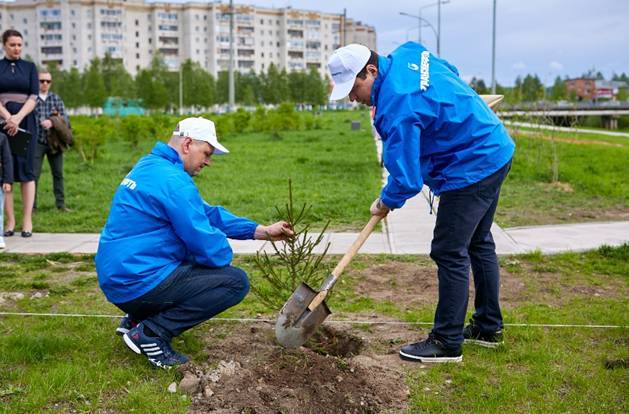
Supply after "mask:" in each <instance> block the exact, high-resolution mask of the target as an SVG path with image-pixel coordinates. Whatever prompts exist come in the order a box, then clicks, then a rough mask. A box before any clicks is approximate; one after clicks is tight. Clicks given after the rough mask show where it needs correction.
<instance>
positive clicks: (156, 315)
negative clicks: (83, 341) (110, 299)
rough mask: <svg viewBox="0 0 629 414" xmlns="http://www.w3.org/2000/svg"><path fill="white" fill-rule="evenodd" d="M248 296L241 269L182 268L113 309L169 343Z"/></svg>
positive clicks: (244, 277)
mask: <svg viewBox="0 0 629 414" xmlns="http://www.w3.org/2000/svg"><path fill="white" fill-rule="evenodd" d="M247 292H249V280H248V279H247V274H246V273H245V272H244V271H243V270H242V269H239V268H237V267H231V266H226V267H219V268H208V267H203V266H199V265H190V264H182V265H181V266H179V267H178V268H177V269H175V270H174V271H173V272H172V273H171V274H170V275H169V276H168V277H167V278H166V279H164V281H163V282H162V283H160V284H159V285H157V287H155V288H154V289H153V290H151V291H150V292H148V293H145V294H144V295H142V296H140V297H139V298H137V299H133V300H131V301H129V302H125V303H116V304H115V305H116V306H117V307H118V308H120V309H122V310H123V311H124V312H126V313H128V314H129V316H130V317H131V319H133V320H134V321H138V322H143V323H144V325H146V326H148V327H149V328H150V329H151V330H152V331H153V332H155V333H156V334H158V335H159V336H160V337H161V338H162V339H164V340H166V341H168V342H170V341H171V340H172V338H174V337H176V336H179V335H180V334H181V333H183V332H184V331H186V330H188V329H190V328H193V327H194V326H196V325H198V324H200V323H202V322H205V321H206V320H208V319H210V318H211V317H213V316H215V315H217V314H219V313H221V312H222V311H224V310H225V309H227V308H230V307H232V306H234V305H236V304H238V303H240V301H242V300H243V299H244V297H245V296H246V295H247Z"/></svg>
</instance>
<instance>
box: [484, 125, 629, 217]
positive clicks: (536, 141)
mask: <svg viewBox="0 0 629 414" xmlns="http://www.w3.org/2000/svg"><path fill="white" fill-rule="evenodd" d="M519 130H520V133H515V134H513V137H514V139H515V141H516V146H517V147H516V153H515V157H514V162H513V166H512V169H511V172H510V173H509V177H508V178H507V180H506V182H505V184H504V186H503V189H502V193H501V198H500V205H499V207H498V210H497V213H496V221H497V222H498V224H500V225H501V226H504V227H513V226H523V225H536V224H561V223H574V222H583V221H612V220H629V179H627V177H629V163H628V162H627V160H628V159H629V140H627V139H626V138H621V137H606V136H603V135H597V134H569V133H558V132H556V133H553V135H549V134H548V133H547V132H539V131H537V132H535V133H532V131H531V130H523V129H519ZM552 138H556V139H558V140H559V139H560V140H562V141H552ZM555 157H556V159H557V162H556V165H557V167H558V168H557V170H558V177H559V180H558V181H556V182H552V177H553V160H554V159H555Z"/></svg>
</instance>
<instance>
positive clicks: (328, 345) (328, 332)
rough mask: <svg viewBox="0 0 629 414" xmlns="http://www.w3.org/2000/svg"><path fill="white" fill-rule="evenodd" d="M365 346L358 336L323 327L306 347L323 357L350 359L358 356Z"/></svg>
mask: <svg viewBox="0 0 629 414" xmlns="http://www.w3.org/2000/svg"><path fill="white" fill-rule="evenodd" d="M363 345H364V343H363V340H362V339H360V338H359V337H357V336H354V335H351V334H348V333H345V332H341V331H338V330H336V329H333V328H331V327H329V326H321V327H320V328H319V329H318V330H317V331H316V332H315V333H314V335H312V337H311V338H310V339H309V340H308V342H306V344H305V345H304V346H305V347H306V348H310V349H312V350H313V351H315V352H316V353H318V354H322V355H332V356H337V357H350V356H353V355H358V354H359V353H360V351H361V350H362V348H363Z"/></svg>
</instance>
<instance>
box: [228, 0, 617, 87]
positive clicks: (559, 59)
mask: <svg viewBox="0 0 629 414" xmlns="http://www.w3.org/2000/svg"><path fill="white" fill-rule="evenodd" d="M436 1H437V0H421V1H411V0H346V1H339V0H316V1H315V0H245V1H236V2H235V3H237V4H256V5H259V6H266V7H286V6H292V7H293V8H296V9H307V10H320V11H324V12H332V13H342V12H343V7H345V8H346V9H347V15H348V17H349V18H352V19H356V20H361V21H363V22H365V23H368V24H370V25H373V26H375V28H376V34H377V40H378V50H377V51H378V52H379V53H381V54H387V53H389V52H391V51H392V50H393V49H395V48H396V47H397V46H398V45H399V44H400V43H403V42H404V41H406V40H417V38H418V31H417V20H415V19H412V18H410V17H405V16H400V15H399V12H401V11H404V12H407V13H410V14H415V15H417V14H418V12H419V7H421V6H424V5H427V4H431V3H436ZM223 3H228V1H227V0H223ZM492 5H493V0H450V2H449V3H448V4H444V5H442V6H441V56H442V57H444V58H445V59H447V60H448V61H450V63H452V64H454V65H455V66H457V67H458V69H459V72H460V73H461V76H462V77H464V78H465V79H466V80H469V79H470V78H471V77H472V76H476V77H481V78H483V79H484V80H485V82H486V83H487V84H489V83H490V81H491V31H492ZM422 16H423V17H424V18H426V19H427V20H429V21H430V22H431V23H432V24H433V25H434V26H435V27H436V26H437V7H436V6H434V7H428V8H426V9H424V10H423V11H422ZM496 19H497V28H496V79H497V81H498V83H500V84H503V85H512V84H513V82H514V80H515V78H516V77H517V76H518V75H522V76H524V75H526V74H527V73H536V74H537V75H538V76H539V77H540V79H541V80H542V82H544V83H547V84H550V83H552V81H553V80H554V78H555V77H556V76H557V75H561V76H562V77H563V76H564V75H568V76H570V77H576V76H580V75H581V74H583V72H585V71H587V70H588V69H590V68H592V67H595V68H596V70H600V71H601V72H603V74H604V75H605V76H606V77H610V76H611V74H612V72H616V73H621V72H625V73H627V74H629V45H628V42H629V0H497V13H496ZM422 39H423V42H424V44H425V45H426V46H427V47H428V48H429V49H431V51H433V52H436V48H437V47H436V41H435V36H434V34H433V32H432V30H431V29H430V28H428V27H425V28H423V29H422Z"/></svg>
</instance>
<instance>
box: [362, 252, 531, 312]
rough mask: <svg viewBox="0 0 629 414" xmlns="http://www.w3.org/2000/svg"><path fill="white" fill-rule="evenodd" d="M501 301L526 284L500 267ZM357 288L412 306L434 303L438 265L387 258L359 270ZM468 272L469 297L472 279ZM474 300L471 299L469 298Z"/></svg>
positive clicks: (517, 294) (382, 299)
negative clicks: (388, 260) (386, 261)
mask: <svg viewBox="0 0 629 414" xmlns="http://www.w3.org/2000/svg"><path fill="white" fill-rule="evenodd" d="M500 276H501V281H500V296H501V300H502V303H505V304H507V307H508V305H509V303H510V302H511V301H514V300H515V299H516V298H517V297H518V296H519V295H520V294H521V292H522V291H523V289H524V288H525V285H524V283H523V282H522V281H521V280H520V279H519V278H518V277H515V276H514V275H512V274H510V273H509V272H508V271H506V270H505V269H501V271H500ZM356 277H357V278H358V280H359V283H358V286H357V288H356V289H357V292H358V293H359V294H361V295H365V296H367V297H370V298H372V299H374V300H377V301H390V302H395V303H399V304H402V303H403V304H408V305H411V306H417V305H427V304H436V303H437V299H438V294H439V290H438V289H439V284H438V279H437V266H436V265H431V266H426V265H422V264H416V263H405V262H394V261H393V262H389V263H386V264H377V265H372V266H369V267H368V268H366V269H364V270H363V271H361V273H360V275H359V276H356ZM472 280H473V279H472V277H471V276H470V297H471V298H473V297H474V283H473V282H472ZM472 300H473V299H472Z"/></svg>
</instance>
